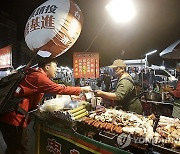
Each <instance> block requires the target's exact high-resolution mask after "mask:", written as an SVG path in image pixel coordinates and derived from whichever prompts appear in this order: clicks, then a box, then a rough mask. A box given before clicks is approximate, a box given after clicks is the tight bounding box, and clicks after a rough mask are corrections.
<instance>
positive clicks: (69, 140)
mask: <svg viewBox="0 0 180 154" xmlns="http://www.w3.org/2000/svg"><path fill="white" fill-rule="evenodd" d="M51 126H52V125H51ZM37 128H38V129H36V131H38V132H36V133H38V134H37V136H38V138H37V139H38V141H37V144H38V146H37V151H36V152H37V153H38V154H49V153H53V154H94V153H97V154H113V153H121V154H129V153H128V152H126V151H123V150H122V149H118V148H115V147H113V146H110V145H107V144H104V143H100V142H97V141H95V140H93V139H90V138H87V137H85V136H83V135H80V134H79V133H74V132H73V131H71V130H68V129H64V128H61V127H58V129H59V130H56V128H48V127H46V126H44V124H42V125H41V124H40V125H39V126H38V127H37Z"/></svg>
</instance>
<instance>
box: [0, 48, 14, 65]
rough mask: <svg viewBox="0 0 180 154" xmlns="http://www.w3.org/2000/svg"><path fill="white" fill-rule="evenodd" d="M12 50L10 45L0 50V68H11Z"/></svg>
mask: <svg viewBox="0 0 180 154" xmlns="http://www.w3.org/2000/svg"><path fill="white" fill-rule="evenodd" d="M11 54H12V49H11V45H9V46H6V47H4V48H1V49H0V68H6V67H11V66H12V58H11V57H12V56H11Z"/></svg>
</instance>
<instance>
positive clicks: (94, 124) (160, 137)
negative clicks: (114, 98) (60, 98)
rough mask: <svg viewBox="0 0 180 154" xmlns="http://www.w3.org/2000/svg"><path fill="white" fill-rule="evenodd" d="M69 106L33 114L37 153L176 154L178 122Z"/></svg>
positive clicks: (79, 104)
mask: <svg viewBox="0 0 180 154" xmlns="http://www.w3.org/2000/svg"><path fill="white" fill-rule="evenodd" d="M73 103H74V104H76V105H74V106H73V107H72V102H70V103H67V104H71V105H69V106H67V105H66V106H63V107H61V109H58V110H53V109H52V104H51V108H47V109H48V110H46V111H45V110H44V111H43V112H42V111H39V112H37V113H36V120H35V124H36V125H35V126H36V151H37V153H39V154H41V153H42V154H46V153H139V152H140V153H144V152H149V153H150V152H152V151H154V152H159V153H168V154H170V153H173V154H174V153H179V152H180V150H179V147H180V139H179V136H180V120H179V119H175V118H169V117H165V116H159V117H158V116H155V115H150V116H143V115H138V114H136V113H132V112H126V111H123V110H116V109H114V108H105V107H103V106H101V105H99V104H98V105H97V106H96V107H92V104H91V103H89V102H86V101H81V100H80V101H77V102H75V101H74V100H73ZM59 104H60V103H59ZM70 106H71V108H70Z"/></svg>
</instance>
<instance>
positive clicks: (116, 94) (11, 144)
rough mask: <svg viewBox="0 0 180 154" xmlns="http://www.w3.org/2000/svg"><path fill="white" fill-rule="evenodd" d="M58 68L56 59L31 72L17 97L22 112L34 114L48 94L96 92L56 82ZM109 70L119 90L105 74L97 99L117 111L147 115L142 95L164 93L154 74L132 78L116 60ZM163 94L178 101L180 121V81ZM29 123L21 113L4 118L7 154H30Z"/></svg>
mask: <svg viewBox="0 0 180 154" xmlns="http://www.w3.org/2000/svg"><path fill="white" fill-rule="evenodd" d="M57 65H58V64H57V61H56V59H53V58H43V59H41V60H39V62H38V68H27V70H26V72H27V74H26V77H25V78H24V79H23V80H22V81H21V83H20V84H19V86H18V87H17V89H16V91H15V93H14V96H15V97H23V98H24V99H23V100H22V102H20V103H19V106H20V108H22V109H23V110H24V111H26V112H27V113H28V112H29V111H31V110H34V109H35V108H36V107H37V105H38V103H39V102H40V101H41V100H42V98H43V96H44V94H66V95H79V94H80V93H82V92H83V93H84V92H92V88H91V87H90V86H83V87H82V86H81V85H80V84H79V80H77V81H76V86H65V85H62V84H57V83H55V82H53V81H52V80H51V79H52V78H54V77H55V75H56V70H57ZM108 67H109V68H111V69H113V72H114V75H115V78H116V79H117V83H116V85H115V88H114V89H112V82H111V81H112V79H114V76H111V75H109V74H108V73H104V74H103V76H101V80H99V82H97V86H101V83H102V81H103V83H104V85H105V88H104V89H101V90H99V89H98V90H97V89H96V90H94V94H95V96H96V97H101V98H103V99H106V100H109V102H113V103H112V104H110V105H112V106H114V107H116V108H117V109H122V110H125V111H131V112H135V113H138V114H143V112H144V111H143V110H146V109H145V108H144V106H143V103H147V102H146V98H145V97H144V95H140V93H141V92H143V91H146V90H148V89H153V90H155V89H156V90H157V89H158V90H157V91H159V90H160V88H159V86H158V83H157V82H156V79H155V77H154V74H153V72H151V71H148V72H147V73H145V72H143V71H142V72H141V74H139V75H138V74H137V73H134V74H133V75H132V74H131V75H130V74H129V73H128V72H127V69H126V64H125V63H124V61H123V60H121V59H117V60H115V61H114V62H113V64H112V65H110V66H108ZM176 70H177V72H180V66H177V68H176ZM137 75H138V77H137ZM140 81H143V82H140ZM161 90H162V91H163V92H167V93H168V94H169V95H172V97H174V100H175V101H174V105H173V112H172V116H173V117H175V118H180V101H179V98H180V81H178V83H177V86H176V88H175V89H174V90H173V89H171V88H170V87H169V86H164V87H161ZM28 123H29V119H28V118H27V117H26V116H24V115H23V114H21V113H20V112H18V111H12V112H8V113H5V114H3V115H1V116H0V130H1V132H2V135H3V138H4V141H5V143H6V145H7V149H6V153H7V154H11V153H14V154H16V153H26V152H27V143H28V133H27V126H28Z"/></svg>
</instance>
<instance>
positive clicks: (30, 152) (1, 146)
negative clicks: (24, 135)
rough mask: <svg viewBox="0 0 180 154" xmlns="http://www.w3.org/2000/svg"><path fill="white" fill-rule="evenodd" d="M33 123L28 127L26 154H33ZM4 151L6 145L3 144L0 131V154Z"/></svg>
mask: <svg viewBox="0 0 180 154" xmlns="http://www.w3.org/2000/svg"><path fill="white" fill-rule="evenodd" d="M33 125H34V121H32V122H31V123H30V124H29V126H28V129H29V143H28V144H29V146H28V149H29V150H28V154H35V132H34V130H33ZM5 150H6V144H5V143H4V140H3V137H2V134H1V131H0V154H4V152H5Z"/></svg>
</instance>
